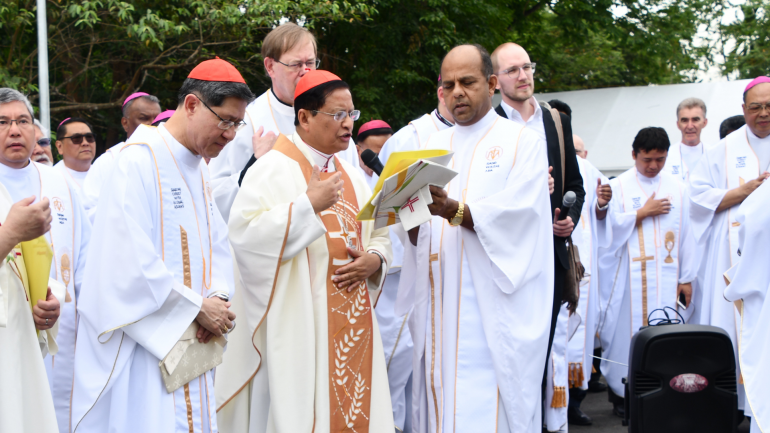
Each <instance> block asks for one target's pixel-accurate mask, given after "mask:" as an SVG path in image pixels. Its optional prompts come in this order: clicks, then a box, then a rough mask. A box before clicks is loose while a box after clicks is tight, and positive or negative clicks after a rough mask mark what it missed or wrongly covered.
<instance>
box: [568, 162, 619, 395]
mask: <svg viewBox="0 0 770 433" xmlns="http://www.w3.org/2000/svg"><path fill="white" fill-rule="evenodd" d="M577 161H578V167H580V175H581V176H582V177H583V185H585V188H584V189H585V191H586V198H585V202H584V203H583V209H582V212H581V215H580V223H579V224H578V225H577V226H576V227H575V230H574V231H573V232H572V241H573V242H574V244H575V246H577V248H578V251H579V252H580V260H581V262H582V263H583V267H585V276H584V277H583V280H582V281H581V282H580V300H579V302H578V307H577V314H578V316H580V319H581V320H580V324H579V325H578V328H577V330H576V331H575V335H574V336H573V337H572V338H571V339H570V340H569V345H568V355H567V359H568V362H569V365H568V367H569V368H568V372H567V374H568V376H569V387H570V388H581V389H588V380H589V379H590V378H591V367H592V365H593V358H592V357H591V355H593V351H594V347H596V344H597V343H598V338H597V337H596V330H597V328H598V322H599V305H600V302H599V290H598V288H599V272H598V269H597V266H598V260H597V256H598V242H597V241H596V230H595V228H596V182H597V179H601V180H602V184H605V185H606V184H607V183H609V180H608V179H607V178H606V177H604V175H602V173H601V172H600V171H599V169H597V168H596V167H594V166H593V164H591V163H590V162H588V160H586V159H583V158H578V159H577ZM616 199H617V198H616V197H613V200H616Z"/></svg>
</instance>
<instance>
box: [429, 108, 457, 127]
mask: <svg viewBox="0 0 770 433" xmlns="http://www.w3.org/2000/svg"><path fill="white" fill-rule="evenodd" d="M433 114H435V115H436V118H437V119H438V120H439V121H441V123H443V124H444V125H446V126H448V127H450V128H451V127H453V126H455V125H454V123H452V122H450V121H448V120H447V119H446V118H445V117H444V116H442V115H441V113H439V111H438V108H436V109H435V110H433Z"/></svg>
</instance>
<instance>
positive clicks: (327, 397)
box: [217, 135, 394, 433]
mask: <svg viewBox="0 0 770 433" xmlns="http://www.w3.org/2000/svg"><path fill="white" fill-rule="evenodd" d="M316 155H317V153H316V152H312V151H311V149H310V147H309V146H308V145H307V144H305V143H304V142H303V141H302V140H301V138H299V136H298V135H293V136H291V137H286V136H283V135H281V136H279V138H278V141H277V142H276V144H275V147H274V148H273V150H271V151H270V152H268V153H267V154H265V156H264V157H262V158H260V159H259V160H258V161H257V162H256V163H255V165H254V166H253V168H252V169H250V170H249V171H248V173H247V174H246V176H245V177H244V180H243V185H242V188H241V189H240V190H239V192H238V195H237V197H236V199H235V202H234V203H233V207H232V212H231V215H230V223H229V227H230V242H231V244H232V246H233V251H234V253H235V258H236V261H237V264H238V268H239V271H240V275H241V285H240V287H239V288H238V290H239V291H238V295H237V298H236V299H235V300H234V303H235V304H238V305H234V309H235V311H236V314H239V313H238V312H239V311H243V314H242V315H241V316H240V319H239V323H240V326H239V328H238V329H236V330H235V331H234V332H233V333H232V334H231V339H230V343H229V346H230V347H229V350H228V352H227V353H226V354H225V361H224V363H223V364H222V366H221V367H220V368H219V370H218V372H217V408H218V409H217V410H218V411H219V413H218V416H219V419H220V422H221V425H222V429H223V430H224V431H228V432H232V433H236V432H241V433H245V432H249V433H263V432H270V433H294V432H310V431H315V432H316V433H326V432H330V431H334V432H337V431H341V430H342V429H343V428H350V429H352V430H351V431H358V432H367V431H368V432H373V433H374V432H382V433H385V432H387V433H392V432H393V430H394V429H393V425H394V424H393V413H392V409H391V403H390V395H389V392H388V382H387V380H388V378H387V373H386V365H385V354H384V353H383V351H382V342H381V339H380V333H379V330H378V326H377V320H376V317H375V315H373V314H371V312H372V307H373V306H374V305H375V304H376V302H377V296H378V295H379V293H380V291H381V288H382V284H383V281H384V280H385V273H386V272H387V263H390V261H391V251H390V241H389V239H388V231H387V230H386V229H380V230H374V229H373V221H364V222H362V223H361V222H356V221H355V215H356V214H357V213H358V209H360V208H361V207H363V206H364V205H365V204H366V202H367V200H368V199H369V197H370V196H371V190H369V187H368V186H367V185H366V184H365V183H364V181H363V179H361V178H360V177H359V176H358V175H357V174H356V168H355V167H354V166H351V165H350V164H348V163H347V162H346V161H341V160H340V159H339V158H333V159H332V161H331V162H330V163H329V172H333V171H341V172H342V179H343V180H344V182H345V185H346V187H345V191H344V193H343V197H342V200H341V201H340V202H338V204H336V205H335V206H333V207H331V208H329V209H326V210H324V211H322V212H320V213H319V214H316V213H315V212H314V210H313V207H312V205H311V203H310V200H309V199H308V196H307V194H306V190H307V182H308V180H309V178H310V173H311V172H312V165H313V164H317V165H318V163H317V162H316V160H315V157H316ZM330 175H331V174H330V173H321V177H322V178H326V177H328V176H330ZM354 197H355V199H354ZM343 224H344V225H343ZM346 244H347V245H348V246H350V245H352V248H354V249H357V250H359V251H367V252H369V251H377V252H379V253H380V254H382V255H383V257H384V259H385V260H386V265H385V266H384V267H383V268H381V269H380V271H379V272H378V273H375V274H374V275H373V276H372V277H371V278H370V279H369V280H368V281H367V282H366V284H361V285H360V286H358V287H357V288H356V289H355V290H353V291H352V292H347V291H346V290H344V289H343V290H339V289H337V288H336V286H334V285H333V284H332V282H331V276H332V272H334V270H335V269H336V268H338V267H339V266H342V265H344V264H347V263H349V262H351V261H352V259H351V258H350V257H349V256H348V254H347V252H346V250H345V247H346ZM332 358H333V359H332Z"/></svg>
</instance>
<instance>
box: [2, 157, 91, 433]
mask: <svg viewBox="0 0 770 433" xmlns="http://www.w3.org/2000/svg"><path fill="white" fill-rule="evenodd" d="M0 182H1V183H3V184H4V185H5V186H6V188H8V191H9V192H10V194H11V198H12V199H13V201H14V202H17V201H19V200H21V199H23V198H26V197H29V196H32V195H34V196H35V197H36V200H35V202H37V201H39V200H40V198H41V197H47V198H48V200H49V202H50V206H51V215H52V217H53V221H52V222H51V230H50V231H49V232H48V233H46V235H45V236H46V239H47V240H48V241H49V242H50V243H51V249H52V251H53V262H52V264H51V277H50V278H51V279H52V280H56V281H58V282H60V283H61V284H63V285H64V286H65V287H66V294H65V295H63V296H64V297H63V298H60V299H59V302H60V304H61V315H60V316H59V320H58V322H57V323H58V326H59V331H58V335H57V337H56V343H57V345H58V348H59V351H58V353H57V354H56V355H55V356H51V355H50V354H49V355H47V356H46V357H45V367H46V371H47V373H48V382H49V385H50V387H51V394H52V395H53V401H54V407H55V408H56V418H57V421H58V424H59V430H60V431H62V432H68V431H70V421H71V420H70V402H71V399H72V376H73V372H74V360H75V347H76V340H77V338H76V334H77V326H78V317H77V315H78V314H77V313H78V311H77V307H78V301H79V300H80V292H81V287H82V281H83V272H84V270H85V262H86V252H87V251H88V243H89V239H90V236H91V224H90V222H89V221H88V218H87V216H86V214H85V211H84V210H83V207H82V205H81V203H80V194H78V193H77V192H76V191H77V189H76V188H77V187H76V186H74V185H73V183H72V182H71V181H69V180H67V178H66V177H65V175H64V174H62V172H61V171H60V169H56V168H52V167H49V166H47V165H43V164H38V163H35V162H30V163H29V164H28V165H27V166H26V167H24V168H21V169H13V168H10V167H8V166H5V165H2V164H0Z"/></svg>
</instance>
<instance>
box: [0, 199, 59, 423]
mask: <svg viewBox="0 0 770 433" xmlns="http://www.w3.org/2000/svg"><path fill="white" fill-rule="evenodd" d="M12 205H13V200H12V199H11V196H10V194H8V191H7V190H6V189H5V187H4V186H3V185H2V184H0V222H5V218H6V216H7V215H8V211H9V210H10V208H11V206H12ZM10 254H11V255H15V252H14V251H11V253H10ZM16 260H19V258H13V260H11V261H9V260H8V258H7V257H2V261H0V431H3V432H43V433H49V432H50V433H56V432H58V431H59V428H58V425H57V423H56V413H55V410H54V406H53V399H52V398H51V390H50V388H49V387H48V380H47V376H46V371H45V366H44V365H43V355H44V354H45V353H47V352H48V350H49V347H48V345H49V343H48V341H50V350H51V351H53V352H55V351H56V342H55V340H54V339H53V337H54V336H55V331H56V328H57V327H58V326H57V325H54V328H52V329H51V330H48V331H46V332H41V333H40V337H38V335H36V334H35V322H34V321H33V319H32V312H31V311H30V309H29V303H28V301H27V297H26V293H25V290H24V285H23V284H22V280H21V279H20V278H19V273H20V271H21V269H20V268H19V266H17V263H16ZM47 339H48V340H47ZM38 342H39V343H40V344H39V345H38ZM41 350H42V352H43V353H41Z"/></svg>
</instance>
